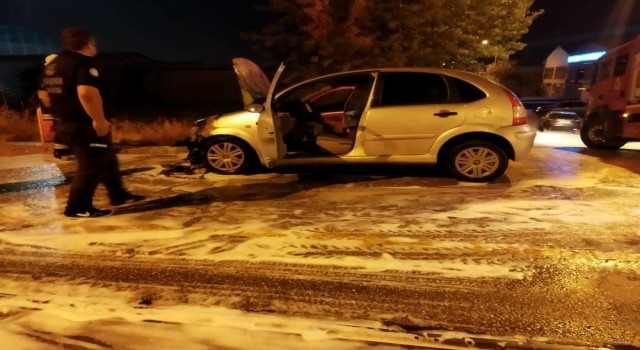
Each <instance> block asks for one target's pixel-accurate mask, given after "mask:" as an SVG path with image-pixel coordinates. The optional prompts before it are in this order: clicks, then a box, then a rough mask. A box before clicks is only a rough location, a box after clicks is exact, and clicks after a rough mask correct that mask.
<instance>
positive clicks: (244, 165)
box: [202, 137, 255, 175]
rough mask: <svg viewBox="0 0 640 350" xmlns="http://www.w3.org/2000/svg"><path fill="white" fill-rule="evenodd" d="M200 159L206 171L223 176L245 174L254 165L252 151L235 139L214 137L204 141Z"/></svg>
mask: <svg viewBox="0 0 640 350" xmlns="http://www.w3.org/2000/svg"><path fill="white" fill-rule="evenodd" d="M202 157H203V159H202V163H203V164H204V166H205V167H206V168H207V170H209V171H212V172H215V173H218V174H224V175H232V174H243V173H246V172H248V171H249V169H251V168H252V166H253V165H254V164H255V153H254V152H253V149H252V148H251V147H250V146H249V145H248V144H247V143H246V142H244V141H243V140H241V139H238V138H235V137H216V138H213V139H211V140H209V141H206V142H205V146H204V147H203V152H202Z"/></svg>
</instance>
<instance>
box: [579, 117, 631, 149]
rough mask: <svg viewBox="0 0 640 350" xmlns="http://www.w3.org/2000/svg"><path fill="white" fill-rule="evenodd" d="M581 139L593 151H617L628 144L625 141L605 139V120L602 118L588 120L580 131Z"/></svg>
mask: <svg viewBox="0 0 640 350" xmlns="http://www.w3.org/2000/svg"><path fill="white" fill-rule="evenodd" d="M580 138H581V139H582V142H583V143H584V144H585V145H586V146H587V147H589V148H591V149H609V150H616V149H619V148H620V147H622V146H624V145H625V144H626V143H627V142H626V141H624V140H619V139H614V140H611V139H607V138H605V133H604V120H602V119H601V118H590V119H588V120H587V121H586V122H585V123H584V125H583V126H582V128H581V129H580Z"/></svg>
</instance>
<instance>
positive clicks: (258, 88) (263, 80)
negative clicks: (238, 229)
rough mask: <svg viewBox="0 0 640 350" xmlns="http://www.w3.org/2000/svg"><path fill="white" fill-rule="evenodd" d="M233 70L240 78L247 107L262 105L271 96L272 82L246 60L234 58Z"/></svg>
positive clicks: (258, 68)
mask: <svg viewBox="0 0 640 350" xmlns="http://www.w3.org/2000/svg"><path fill="white" fill-rule="evenodd" d="M232 62H233V69H234V70H235V72H236V75H237V76H238V83H239V84H240V92H241V93H242V102H244V105H245V107H246V106H248V105H250V104H252V103H262V102H264V99H265V98H266V97H267V95H268V94H269V86H270V84H271V83H270V82H269V79H268V78H267V76H266V75H265V74H264V72H263V71H262V69H260V67H258V66H257V65H256V64H255V63H253V62H251V61H250V60H248V59H246V58H234V59H233V60H232Z"/></svg>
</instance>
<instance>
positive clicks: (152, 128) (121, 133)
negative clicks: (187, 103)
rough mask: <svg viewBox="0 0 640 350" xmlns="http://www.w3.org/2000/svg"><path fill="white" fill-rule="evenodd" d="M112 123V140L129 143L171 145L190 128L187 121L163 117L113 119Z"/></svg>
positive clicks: (188, 133)
mask: <svg viewBox="0 0 640 350" xmlns="http://www.w3.org/2000/svg"><path fill="white" fill-rule="evenodd" d="M112 124H113V125H112V129H111V130H112V132H113V140H114V142H116V143H120V144H130V145H148V146H172V145H174V144H175V143H176V142H177V141H180V140H183V139H185V138H187V137H188V136H189V135H190V130H191V124H190V123H188V122H187V121H184V120H177V119H170V118H165V117H160V118H157V119H156V120H154V121H151V122H147V123H142V122H135V121H130V120H124V121H118V120H114V121H113V123H112Z"/></svg>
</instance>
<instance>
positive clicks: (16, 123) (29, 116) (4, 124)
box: [0, 107, 40, 142]
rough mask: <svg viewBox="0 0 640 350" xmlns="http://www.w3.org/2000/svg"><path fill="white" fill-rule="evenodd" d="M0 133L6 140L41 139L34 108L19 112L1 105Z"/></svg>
mask: <svg viewBox="0 0 640 350" xmlns="http://www.w3.org/2000/svg"><path fill="white" fill-rule="evenodd" d="M0 135H4V137H3V138H4V139H5V140H6V141H18V142H31V141H39V140H40V131H39V130H38V123H37V122H36V116H35V113H34V112H33V111H32V110H24V111H22V112H18V111H15V110H10V109H8V108H6V107H0Z"/></svg>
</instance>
